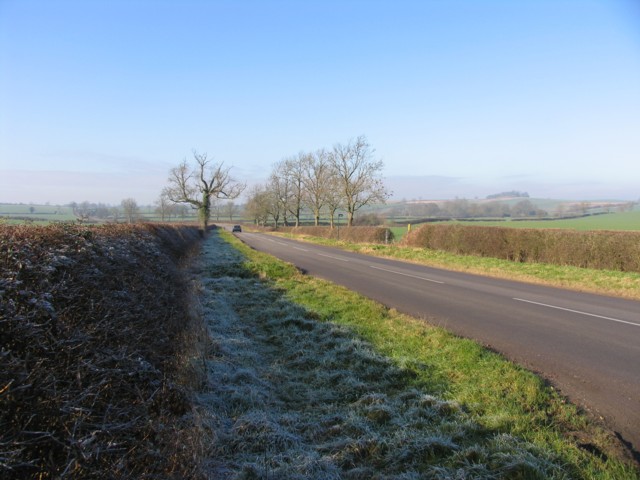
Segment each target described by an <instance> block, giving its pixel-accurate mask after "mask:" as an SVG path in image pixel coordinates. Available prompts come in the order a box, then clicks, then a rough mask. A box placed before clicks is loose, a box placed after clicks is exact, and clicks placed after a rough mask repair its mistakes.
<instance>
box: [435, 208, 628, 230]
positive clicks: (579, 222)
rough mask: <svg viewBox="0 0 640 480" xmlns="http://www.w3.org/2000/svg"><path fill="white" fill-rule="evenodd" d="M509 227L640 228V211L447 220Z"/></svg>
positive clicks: (467, 223)
mask: <svg viewBox="0 0 640 480" xmlns="http://www.w3.org/2000/svg"><path fill="white" fill-rule="evenodd" d="M447 223H461V224H463V225H465V224H466V225H479V226H480V225H482V226H494V227H509V228H567V229H572V230H640V211H633V212H621V213H608V214H604V215H593V216H590V217H582V218H570V219H566V220H523V221H514V220H507V221H503V222H500V221H478V222H458V221H456V222H447Z"/></svg>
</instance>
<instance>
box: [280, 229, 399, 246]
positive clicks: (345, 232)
mask: <svg viewBox="0 0 640 480" xmlns="http://www.w3.org/2000/svg"><path fill="white" fill-rule="evenodd" d="M277 231H278V232H285V233H295V234H297V235H309V236H313V237H321V238H333V239H339V240H345V241H348V242H354V243H389V242H391V241H393V232H392V231H391V230H390V229H388V228H386V227H340V228H338V227H334V228H331V227H278V230H277Z"/></svg>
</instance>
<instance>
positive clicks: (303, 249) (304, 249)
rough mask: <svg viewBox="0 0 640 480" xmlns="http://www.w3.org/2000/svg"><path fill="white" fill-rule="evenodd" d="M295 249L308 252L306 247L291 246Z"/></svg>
mask: <svg viewBox="0 0 640 480" xmlns="http://www.w3.org/2000/svg"><path fill="white" fill-rule="evenodd" d="M293 248H294V249H296V250H302V251H303V252H308V251H309V250H307V249H306V248H300V247H293Z"/></svg>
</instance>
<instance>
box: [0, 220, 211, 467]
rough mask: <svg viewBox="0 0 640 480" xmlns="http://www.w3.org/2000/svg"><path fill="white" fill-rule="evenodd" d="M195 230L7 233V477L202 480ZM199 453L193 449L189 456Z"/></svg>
mask: <svg viewBox="0 0 640 480" xmlns="http://www.w3.org/2000/svg"><path fill="white" fill-rule="evenodd" d="M198 238H199V235H198V231H197V229H196V228H190V227H182V228H180V227H170V226H149V225H140V226H128V225H126V226H125V225H110V226H101V227H87V226H78V225H71V224H64V225H52V226H46V227H34V226H0V357H1V358H0V360H1V362H2V368H1V369H0V476H1V477H2V478H4V479H13V478H16V479H17V478H39V479H46V478H105V479H106V478H110V479H113V478H134V477H135V478H154V477H158V476H161V477H163V478H168V477H171V476H172V475H174V476H176V477H177V478H178V477H184V476H191V477H195V476H196V475H195V471H196V468H197V466H196V464H195V462H193V461H185V455H187V452H184V451H183V444H186V443H188V440H187V439H186V438H185V436H186V435H189V433H188V431H189V429H188V428H185V429H184V430H182V429H181V428H180V427H179V425H180V423H181V421H182V420H181V419H182V418H183V417H184V416H185V415H187V414H188V413H189V409H190V401H189V394H188V390H187V389H186V388H185V387H184V386H183V385H182V384H181V383H180V382H178V381H177V377H178V370H179V368H180V366H179V361H178V359H179V358H180V356H181V355H182V354H183V352H182V348H183V346H184V345H183V342H182V341H181V340H182V339H184V338H185V335H187V333H188V328H189V321H188V318H185V313H184V312H186V311H187V310H188V309H187V308H185V290H184V287H183V285H184V284H183V282H181V281H180V276H179V272H178V269H177V268H176V265H177V262H178V261H179V256H180V255H181V254H182V253H184V252H185V251H187V250H188V249H189V247H190V246H191V245H193V244H194V243H195V242H196V241H197V240H198ZM190 455H191V453H189V456H190Z"/></svg>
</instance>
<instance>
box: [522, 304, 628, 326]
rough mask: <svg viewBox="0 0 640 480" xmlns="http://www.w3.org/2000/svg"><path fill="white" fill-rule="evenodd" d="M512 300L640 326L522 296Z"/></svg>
mask: <svg viewBox="0 0 640 480" xmlns="http://www.w3.org/2000/svg"><path fill="white" fill-rule="evenodd" d="M514 300H516V301H518V302H525V303H532V304H534V305H540V306H542V307H549V308H555V309H556V310H564V311H565V312H571V313H578V314H580V315H587V316H589V317H596V318H602V319H604V320H609V321H611V322H619V323H626V324H627V325H633V326H634V327H640V323H634V322H628V321H627V320H620V319H619V318H611V317H605V316H603V315H596V314H595V313H589V312H581V311H580V310H572V309H570V308H564V307H557V306H555V305H548V304H546V303H540V302H533V301H531V300H525V299H523V298H514Z"/></svg>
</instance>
